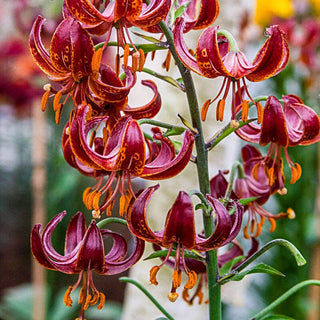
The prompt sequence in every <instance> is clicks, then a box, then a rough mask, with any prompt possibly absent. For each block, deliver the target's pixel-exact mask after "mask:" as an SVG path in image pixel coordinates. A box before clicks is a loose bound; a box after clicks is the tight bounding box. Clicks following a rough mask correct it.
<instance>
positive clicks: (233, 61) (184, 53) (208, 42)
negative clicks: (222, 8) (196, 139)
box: [173, 19, 289, 122]
mask: <svg viewBox="0 0 320 320" xmlns="http://www.w3.org/2000/svg"><path fill="white" fill-rule="evenodd" d="M183 30H184V21H183V19H177V21H176V24H175V28H174V31H173V36H174V43H175V47H176V49H177V53H178V55H179V57H180V60H181V61H182V62H183V63H184V64H185V66H186V67H187V68H189V69H190V70H192V71H194V72H196V73H198V74H200V75H202V76H204V77H207V78H216V77H219V76H222V77H224V81H223V84H222V87H221V89H220V91H219V93H218V94H217V96H216V97H215V98H214V99H210V100H207V101H206V103H205V104H204V106H203V108H202V112H201V116H202V120H205V118H206V114H207V110H208V108H209V105H210V104H212V103H213V102H214V101H216V100H217V99H218V98H219V97H220V95H221V94H222V92H223V91H224V94H223V97H222V98H221V99H220V100H219V101H218V104H217V120H223V113H224V106H225V99H226V97H227V94H228V92H229V89H230V86H232V108H231V110H232V119H235V116H236V98H237V94H236V92H237V91H238V92H241V90H240V87H241V86H243V87H244V88H245V91H246V92H247V94H248V97H249V99H250V100H251V101H252V102H253V103H254V104H255V105H256V106H257V110H258V121H259V122H260V121H261V120H262V109H261V105H260V104H259V103H255V102H254V101H253V99H252V98H251V96H250V94H249V92H248V89H247V84H246V80H245V79H247V80H249V81H253V82H258V81H263V80H265V79H268V78H270V77H272V76H275V75H276V74H278V73H279V72H280V71H281V70H283V68H284V67H285V66H286V64H287V62H288V58H289V48H288V44H287V41H286V38H285V34H284V33H283V32H282V31H281V30H280V28H279V27H278V26H276V25H274V26H271V27H270V28H268V29H267V30H266V33H267V35H268V36H269V38H268V39H267V40H266V42H265V43H264V45H263V46H262V47H261V49H260V50H259V52H258V54H257V55H256V57H255V58H254V60H253V62H252V63H250V62H249V60H248V59H247V57H246V56H245V54H244V53H243V52H242V51H240V50H239V49H238V48H237V47H236V44H235V43H232V50H231V47H230V46H231V43H230V42H229V40H228V39H227V38H226V37H225V36H222V35H220V34H219V27H218V26H214V27H210V28H207V29H206V30H204V31H203V32H202V34H201V35H200V38H199V40H198V43H197V48H196V54H195V57H194V56H193V55H191V54H190V52H189V51H188V49H187V48H186V45H185V43H184V41H183ZM238 98H239V99H240V101H241V102H242V118H243V120H246V119H247V117H248V101H246V100H243V99H242V97H241V96H239V97H238Z"/></svg>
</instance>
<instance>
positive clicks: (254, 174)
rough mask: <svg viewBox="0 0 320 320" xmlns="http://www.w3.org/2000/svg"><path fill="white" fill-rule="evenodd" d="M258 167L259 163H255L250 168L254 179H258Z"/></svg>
mask: <svg viewBox="0 0 320 320" xmlns="http://www.w3.org/2000/svg"><path fill="white" fill-rule="evenodd" d="M259 167H260V163H259V162H258V163H256V164H255V165H254V166H253V168H252V176H253V178H254V180H257V181H258V180H259V179H258V170H259Z"/></svg>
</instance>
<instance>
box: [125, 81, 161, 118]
mask: <svg viewBox="0 0 320 320" xmlns="http://www.w3.org/2000/svg"><path fill="white" fill-rule="evenodd" d="M141 83H142V84H143V85H145V86H147V87H149V88H151V89H152V91H153V93H154V95H153V98H152V100H151V101H150V102H149V103H148V104H146V105H144V106H142V107H136V108H131V107H129V106H128V105H127V106H126V107H125V108H124V110H123V111H124V113H125V114H127V115H130V116H131V117H132V118H133V119H135V120H138V119H142V118H149V119H151V118H153V117H154V116H155V115H156V114H157V113H158V112H159V111H160V108H161V97H160V94H159V92H158V88H157V85H156V84H155V83H154V82H153V81H151V80H143V81H141Z"/></svg>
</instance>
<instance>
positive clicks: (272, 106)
mask: <svg viewBox="0 0 320 320" xmlns="http://www.w3.org/2000/svg"><path fill="white" fill-rule="evenodd" d="M282 100H283V106H282V104H281V102H280V101H279V100H278V99H277V98H275V97H274V96H269V98H268V100H267V102H266V105H265V107H264V112H263V121H262V123H261V125H259V124H256V123H249V124H247V125H245V126H244V127H242V128H240V129H238V130H237V131H236V133H237V135H238V136H239V137H240V138H242V139H243V140H245V141H248V142H252V143H259V144H260V145H261V146H266V145H268V144H270V147H269V151H268V154H267V155H266V157H265V158H264V160H262V161H261V162H260V163H257V164H256V166H255V167H254V172H255V171H256V170H257V168H258V167H259V166H260V165H263V167H264V169H265V172H266V175H267V177H268V179H269V185H270V186H271V187H273V190H275V189H276V188H277V190H279V191H280V193H284V192H285V188H284V180H285V178H284V173H283V163H282V158H281V149H283V151H284V154H285V158H286V161H287V163H288V165H289V167H290V169H291V181H290V183H295V182H296V181H297V180H298V179H299V178H300V176H301V167H300V165H299V164H298V163H294V162H293V161H292V160H291V159H290V157H289V154H288V147H294V146H297V145H309V144H312V143H315V142H317V141H319V139H320V122H319V121H320V120H319V117H318V115H317V114H316V112H315V111H314V110H313V109H311V108H310V107H308V106H306V105H305V104H304V103H303V101H302V100H301V99H300V98H299V97H298V96H295V95H286V96H283V97H282ZM255 169H256V170H255ZM254 176H255V174H254Z"/></svg>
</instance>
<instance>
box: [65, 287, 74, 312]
mask: <svg viewBox="0 0 320 320" xmlns="http://www.w3.org/2000/svg"><path fill="white" fill-rule="evenodd" d="M71 291H72V286H69V288H68V289H67V291H66V293H65V294H64V298H63V303H64V304H65V305H66V306H67V307H69V308H71V307H72V299H71V297H70V294H71Z"/></svg>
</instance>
